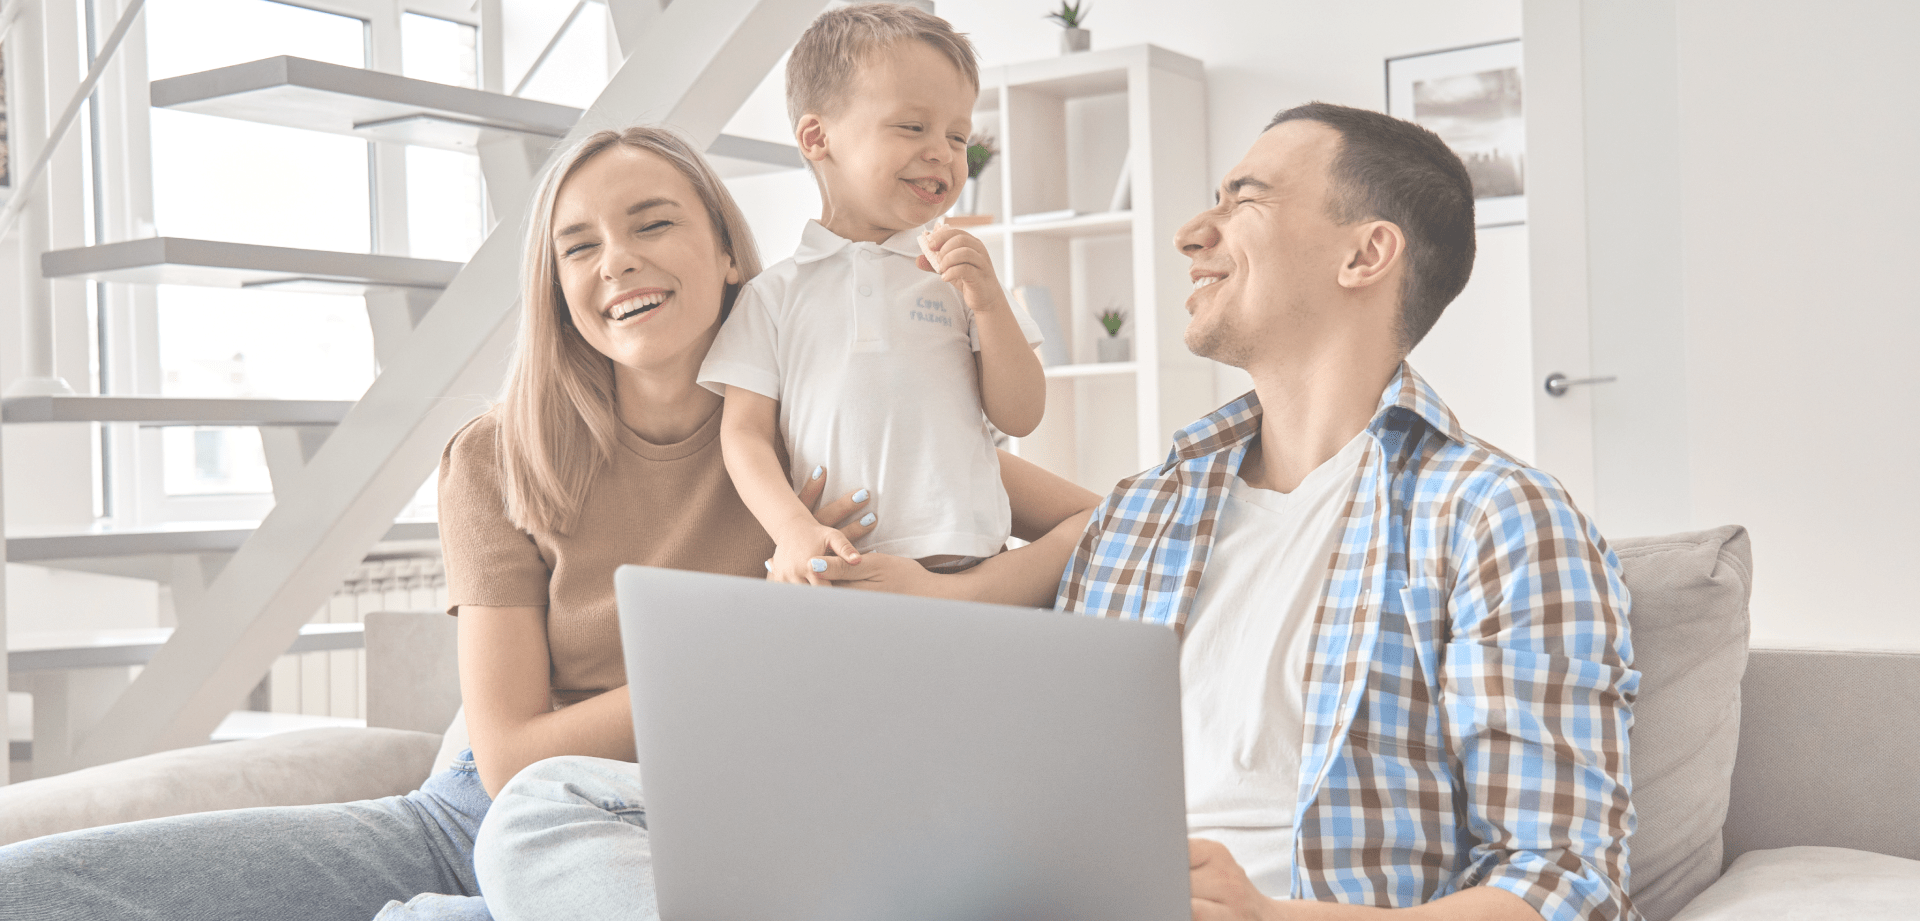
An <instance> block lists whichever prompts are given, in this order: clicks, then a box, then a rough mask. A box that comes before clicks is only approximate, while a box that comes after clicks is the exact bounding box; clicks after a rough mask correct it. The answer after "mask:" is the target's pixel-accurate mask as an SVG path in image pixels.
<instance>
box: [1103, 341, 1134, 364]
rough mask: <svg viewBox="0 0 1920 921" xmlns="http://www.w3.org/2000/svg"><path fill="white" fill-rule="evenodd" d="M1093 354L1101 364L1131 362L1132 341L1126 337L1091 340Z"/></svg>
mask: <svg viewBox="0 0 1920 921" xmlns="http://www.w3.org/2000/svg"><path fill="white" fill-rule="evenodd" d="M1093 354H1094V356H1095V357H1096V358H1099V359H1100V361H1101V362H1103V363H1104V362H1109V361H1132V360H1133V340H1132V339H1129V338H1127V337H1126V336H1105V337H1102V338H1099V339H1095V340H1093Z"/></svg>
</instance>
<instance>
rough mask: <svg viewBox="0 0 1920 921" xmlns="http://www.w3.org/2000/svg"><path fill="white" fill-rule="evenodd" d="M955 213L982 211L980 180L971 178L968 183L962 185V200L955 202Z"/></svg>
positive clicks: (977, 212) (976, 212)
mask: <svg viewBox="0 0 1920 921" xmlns="http://www.w3.org/2000/svg"><path fill="white" fill-rule="evenodd" d="M953 213H955V214H979V213H980V180H978V179H969V180H967V184H966V185H963V186H961V187H960V200H959V201H957V202H954V205H953Z"/></svg>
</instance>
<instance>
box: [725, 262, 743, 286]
mask: <svg viewBox="0 0 1920 921" xmlns="http://www.w3.org/2000/svg"><path fill="white" fill-rule="evenodd" d="M739 283H740V267H739V266H737V265H734V263H733V257H732V256H728V257H727V284H730V285H737V284H739Z"/></svg>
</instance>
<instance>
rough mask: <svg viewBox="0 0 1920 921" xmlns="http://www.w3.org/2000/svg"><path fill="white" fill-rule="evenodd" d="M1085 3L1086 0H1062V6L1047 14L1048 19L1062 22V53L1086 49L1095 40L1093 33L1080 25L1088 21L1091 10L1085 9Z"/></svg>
mask: <svg viewBox="0 0 1920 921" xmlns="http://www.w3.org/2000/svg"><path fill="white" fill-rule="evenodd" d="M1085 5H1086V0H1078V2H1072V3H1070V2H1068V0H1060V8H1059V9H1057V10H1054V11H1053V12H1051V13H1048V14H1047V18H1048V19H1051V20H1053V21H1055V22H1057V23H1059V24H1060V28H1061V30H1062V31H1061V33H1060V53H1061V54H1072V53H1074V52H1076V51H1085V50H1087V47H1088V46H1089V45H1090V44H1092V42H1093V33H1092V32H1088V31H1087V30H1086V29H1083V28H1081V27H1080V24H1081V23H1083V22H1086V21H1087V13H1088V12H1090V11H1089V10H1087V9H1085Z"/></svg>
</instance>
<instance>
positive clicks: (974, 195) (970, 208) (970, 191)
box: [955, 132, 1000, 215]
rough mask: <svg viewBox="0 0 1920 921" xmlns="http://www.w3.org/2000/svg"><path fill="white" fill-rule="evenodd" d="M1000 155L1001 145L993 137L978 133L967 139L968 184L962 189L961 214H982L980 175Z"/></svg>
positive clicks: (957, 209) (959, 209)
mask: <svg viewBox="0 0 1920 921" xmlns="http://www.w3.org/2000/svg"><path fill="white" fill-rule="evenodd" d="M999 153H1000V145H999V144H997V143H995V142H994V140H993V135H991V134H987V133H986V132H978V133H976V134H974V135H973V136H972V137H970V138H967V184H966V185H964V186H961V187H960V201H959V207H958V208H956V209H955V210H956V211H958V212H959V213H960V214H963V215H964V214H979V213H980V174H981V173H984V172H986V171H987V165H988V164H990V163H992V162H993V158H994V157H995V156H996V155H997V154H999Z"/></svg>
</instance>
